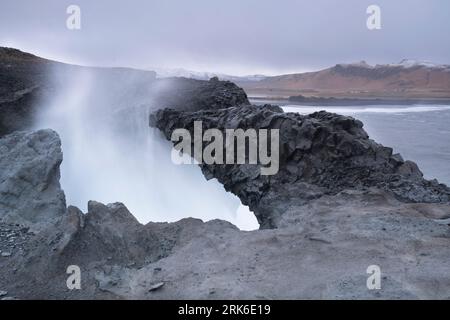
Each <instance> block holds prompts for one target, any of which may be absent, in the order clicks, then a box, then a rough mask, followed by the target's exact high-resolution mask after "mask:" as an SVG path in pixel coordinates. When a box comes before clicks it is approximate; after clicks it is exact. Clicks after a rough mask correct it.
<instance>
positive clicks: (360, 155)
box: [150, 105, 450, 228]
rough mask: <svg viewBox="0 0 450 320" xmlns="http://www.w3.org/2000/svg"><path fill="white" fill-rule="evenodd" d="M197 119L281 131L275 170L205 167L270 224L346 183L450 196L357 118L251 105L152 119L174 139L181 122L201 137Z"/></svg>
mask: <svg viewBox="0 0 450 320" xmlns="http://www.w3.org/2000/svg"><path fill="white" fill-rule="evenodd" d="M194 121H202V125H203V130H206V129H211V128H218V129H220V130H222V131H224V129H227V128H231V129H236V128H242V129H244V130H246V129H279V130H280V170H279V172H278V173H277V174H276V175H274V176H263V175H260V174H259V171H260V170H259V165H215V164H214V165H206V164H202V165H201V168H202V171H203V173H204V174H205V176H206V177H207V178H217V179H218V180H219V181H220V182H221V183H222V184H223V185H224V187H225V189H226V190H227V191H231V192H233V193H234V194H236V195H237V196H238V197H239V198H240V199H241V201H242V202H243V203H244V204H246V205H249V206H250V209H251V210H252V211H254V212H255V215H256V216H257V218H258V221H259V223H260V225H261V227H262V228H273V227H277V226H278V222H279V220H280V219H281V216H282V215H283V214H284V213H285V212H286V210H287V209H288V208H289V207H291V206H298V205H303V204H306V203H307V202H308V201H310V200H312V199H316V198H319V197H321V196H323V195H326V194H337V193H338V192H340V191H342V190H345V189H355V190H365V189H367V188H370V187H376V188H379V189H381V190H385V191H387V192H389V193H392V194H393V195H394V196H395V197H396V198H397V199H398V200H400V201H403V202H424V203H439V202H449V201H450V189H449V188H448V187H446V186H445V185H443V184H439V183H438V182H437V181H435V180H434V181H427V180H425V179H423V175H422V173H421V171H420V170H419V168H418V167H417V165H416V164H415V163H413V162H411V161H404V160H403V159H402V157H401V156H400V155H399V154H393V150H392V149H391V148H388V147H384V146H382V145H380V144H378V143H376V142H375V141H373V140H371V139H369V137H368V135H367V133H366V132H365V131H364V129H363V124H362V122H361V121H358V120H355V119H354V118H351V117H346V116H341V115H337V114H332V113H327V112H324V111H321V112H316V113H313V114H310V115H300V114H296V113H284V112H283V111H282V109H281V108H279V107H275V106H270V105H266V106H264V107H257V106H251V105H246V106H239V107H230V108H225V109H220V110H214V109H213V110H209V109H208V110H200V111H196V112H190V111H176V110H171V109H164V110H160V111H158V112H156V113H155V114H153V115H152V116H151V120H150V122H151V125H152V126H156V127H158V128H159V129H160V130H161V131H162V132H163V133H164V135H165V137H166V138H167V139H168V140H170V137H171V134H172V132H173V131H174V130H175V129H178V128H184V129H188V130H189V131H190V132H191V134H192V135H193V128H194ZM205 146H206V144H204V145H203V147H205Z"/></svg>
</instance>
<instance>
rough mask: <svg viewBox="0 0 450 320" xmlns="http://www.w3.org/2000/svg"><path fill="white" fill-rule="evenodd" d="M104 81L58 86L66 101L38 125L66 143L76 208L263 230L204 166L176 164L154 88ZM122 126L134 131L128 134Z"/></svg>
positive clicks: (69, 191) (69, 195)
mask: <svg viewBox="0 0 450 320" xmlns="http://www.w3.org/2000/svg"><path fill="white" fill-rule="evenodd" d="M58 72H59V71H58ZM58 72H57V71H55V77H59V76H60V75H59V73H58ZM104 80H105V79H104V78H101V79H100V78H99V76H98V74H97V73H94V72H92V71H89V70H87V69H86V70H78V71H76V72H75V73H74V74H72V75H71V76H70V78H67V77H62V79H59V78H58V79H56V80H55V81H56V82H57V83H59V85H60V88H59V89H58V94H57V95H56V96H55V97H52V99H50V101H47V102H46V103H44V104H43V105H42V107H41V110H43V111H42V112H41V114H39V116H38V119H37V122H36V129H37V128H52V129H54V130H56V131H57V132H58V133H59V135H60V137H61V140H62V148H63V153H64V161H63V163H62V166H61V185H62V187H63V189H64V192H65V194H66V199H67V204H68V205H75V206H77V207H79V208H80V209H81V210H83V211H84V212H85V211H86V210H87V202H88V201H89V200H95V201H99V202H102V203H112V202H123V203H124V204H125V205H126V206H127V208H128V209H129V210H130V212H132V213H133V214H134V215H135V217H136V218H137V219H138V220H139V221H140V222H141V223H147V222H149V221H167V222H172V221H177V220H180V219H182V218H187V217H194V218H199V219H202V220H204V221H208V220H211V219H223V220H227V221H230V222H231V223H233V224H235V225H237V226H238V227H239V228H240V229H242V230H253V229H257V228H258V227H259V225H258V223H257V221H256V218H255V217H254V215H253V214H252V213H251V212H250V211H249V210H248V208H247V207H245V206H242V205H241V203H240V201H239V199H238V198H237V197H236V196H234V195H232V194H231V193H227V192H226V191H225V190H224V188H223V187H222V185H221V184H220V183H218V182H217V181H216V180H211V181H206V179H205V178H204V176H203V175H202V173H201V171H200V168H199V167H198V166H196V165H191V166H190V165H178V166H177V165H174V164H172V162H171V158H170V151H171V146H170V143H169V142H167V141H165V139H163V138H162V136H161V135H160V133H159V132H158V131H156V129H152V128H150V127H149V125H148V115H149V109H150V108H152V101H151V96H152V91H151V90H155V89H154V88H153V89H150V88H149V89H148V92H145V93H144V94H143V95H139V94H130V93H129V91H131V92H133V86H134V85H135V84H136V83H135V80H136V79H127V80H122V81H120V84H115V83H112V84H108V83H107V81H106V83H105V81H104ZM122 91H123V92H122ZM153 93H154V92H153ZM117 119H119V120H120V119H123V122H126V123H128V124H131V125H130V126H129V127H128V129H127V130H123V129H122V128H120V126H118V125H117V124H118V123H117ZM120 122H121V121H119V124H120Z"/></svg>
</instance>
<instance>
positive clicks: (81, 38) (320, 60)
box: [0, 0, 450, 75]
mask: <svg viewBox="0 0 450 320" xmlns="http://www.w3.org/2000/svg"><path fill="white" fill-rule="evenodd" d="M70 4H76V5H79V6H80V7H81V14H82V16H81V21H82V29H81V30H78V31H70V30H68V29H67V28H66V19H67V16H68V15H67V14H66V8H67V6H68V5H70ZM370 4H377V5H379V6H380V7H381V14H382V15H381V19H382V29H381V30H376V31H369V30H368V29H367V27H366V19H367V17H368V15H367V14H366V8H367V7H368V5H370ZM449 35H450V1H448V0H395V1H393V0H370V1H368V0H345V1H342V0H310V1H306V0H304V1H300V0H296V1H294V0H278V1H275V0H145V1H144V0H128V1H117V0H70V1H66V0H53V1H52V0H39V1H32V0H0V45H1V46H12V47H17V48H19V49H22V50H24V51H30V52H33V53H35V54H38V55H41V56H44V57H48V58H53V59H57V60H60V61H65V62H71V63H78V64H87V65H101V66H129V67H139V68H145V67H150V66H161V67H166V68H174V67H183V68H186V69H193V70H199V71H214V72H223V73H229V74H236V75H243V74H253V73H266V74H278V73H289V72H297V71H308V70H315V69H318V68H324V67H328V66H331V65H334V64H336V63H341V62H353V61H359V60H366V61H367V62H369V63H372V64H375V63H392V62H398V61H400V60H401V59H403V58H410V59H418V60H429V61H432V62H436V63H446V64H450V41H449Z"/></svg>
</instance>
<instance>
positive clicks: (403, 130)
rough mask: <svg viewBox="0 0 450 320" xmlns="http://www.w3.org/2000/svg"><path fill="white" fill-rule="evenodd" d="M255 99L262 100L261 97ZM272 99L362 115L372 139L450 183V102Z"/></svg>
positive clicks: (296, 108)
mask: <svg viewBox="0 0 450 320" xmlns="http://www.w3.org/2000/svg"><path fill="white" fill-rule="evenodd" d="M252 102H253V103H255V104H262V102H261V100H259V101H252ZM264 102H265V103H269V102H268V101H264ZM270 103H272V104H277V105H279V106H281V107H282V108H283V109H284V111H286V112H299V113H301V114H308V113H312V112H315V111H320V110H326V111H329V112H334V113H338V114H342V115H348V116H352V117H354V118H356V119H359V120H361V121H362V122H363V123H364V129H365V130H366V132H367V133H368V134H369V136H370V138H371V139H373V140H375V141H376V142H378V143H381V144H383V145H385V146H387V147H392V148H393V149H394V153H400V154H401V155H402V156H403V158H404V159H405V160H412V161H414V162H416V163H417V164H418V166H419V168H420V169H421V170H422V172H423V173H424V176H425V178H427V179H437V180H438V181H439V182H441V183H445V184H447V185H450V106H449V105H432V106H430V105H412V106H383V105H380V106H351V107H350V106H349V107H343V106H338V107H333V106H329V107H311V106H301V105H293V104H292V103H289V102H287V101H285V102H283V101H277V102H274V101H271V102H270Z"/></svg>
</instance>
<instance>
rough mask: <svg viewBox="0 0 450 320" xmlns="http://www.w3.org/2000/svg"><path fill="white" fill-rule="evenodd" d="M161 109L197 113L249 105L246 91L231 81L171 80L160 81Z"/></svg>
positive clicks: (215, 79) (158, 97) (159, 99)
mask: <svg viewBox="0 0 450 320" xmlns="http://www.w3.org/2000/svg"><path fill="white" fill-rule="evenodd" d="M158 82H159V84H158V86H160V87H161V90H159V91H158V92H157V100H158V105H159V106H160V108H171V109H177V110H189V111H196V110H201V109H213V110H216V109H223V108H228V107H232V106H239V105H244V104H249V101H248V99H247V95H246V93H245V91H244V90H243V89H242V88H240V87H238V86H237V85H235V84H234V83H232V82H230V81H219V79H218V78H211V79H210V80H209V81H202V80H194V79H186V78H169V79H161V80H158Z"/></svg>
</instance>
